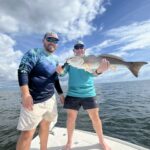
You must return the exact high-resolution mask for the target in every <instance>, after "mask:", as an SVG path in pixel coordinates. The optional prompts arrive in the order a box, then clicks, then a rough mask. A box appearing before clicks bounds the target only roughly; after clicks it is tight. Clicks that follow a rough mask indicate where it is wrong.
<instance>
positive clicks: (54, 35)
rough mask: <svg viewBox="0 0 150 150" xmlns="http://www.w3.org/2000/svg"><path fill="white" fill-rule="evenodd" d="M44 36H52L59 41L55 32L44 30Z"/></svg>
mask: <svg viewBox="0 0 150 150" xmlns="http://www.w3.org/2000/svg"><path fill="white" fill-rule="evenodd" d="M46 37H53V38H55V39H57V40H58V41H59V37H58V35H57V33H55V32H46V33H45V35H44V38H46Z"/></svg>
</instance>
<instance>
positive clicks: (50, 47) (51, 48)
mask: <svg viewBox="0 0 150 150" xmlns="http://www.w3.org/2000/svg"><path fill="white" fill-rule="evenodd" d="M45 49H46V50H47V51H48V52H51V53H52V52H54V51H55V49H56V48H55V47H54V46H53V45H48V46H46V47H45Z"/></svg>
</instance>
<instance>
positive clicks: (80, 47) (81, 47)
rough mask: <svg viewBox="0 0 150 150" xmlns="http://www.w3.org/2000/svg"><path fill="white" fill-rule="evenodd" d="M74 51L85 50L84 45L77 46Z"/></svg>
mask: <svg viewBox="0 0 150 150" xmlns="http://www.w3.org/2000/svg"><path fill="white" fill-rule="evenodd" d="M74 49H77V50H78V49H84V45H82V44H81V45H75V46H74Z"/></svg>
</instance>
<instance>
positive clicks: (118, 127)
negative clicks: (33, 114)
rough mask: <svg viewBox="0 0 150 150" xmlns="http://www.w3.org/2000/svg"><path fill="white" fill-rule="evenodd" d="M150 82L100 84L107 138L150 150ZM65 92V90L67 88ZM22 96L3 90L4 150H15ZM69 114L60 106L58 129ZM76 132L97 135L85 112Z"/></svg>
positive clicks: (0, 123) (0, 144) (0, 148)
mask: <svg viewBox="0 0 150 150" xmlns="http://www.w3.org/2000/svg"><path fill="white" fill-rule="evenodd" d="M149 85H150V81H138V82H122V83H107V84H96V90H97V99H98V101H99V106H100V117H101V120H102V123H103V130H104V134H105V135H108V136H112V137H116V138H119V139H122V140H125V141H129V142H131V143H134V144H137V145H140V146H144V147H147V148H149V149H150V90H149ZM63 89H65V87H63ZM19 101H20V93H19V90H18V89H15V88H12V89H2V88H1V89H0V150H15V145H16V140H17V138H18V135H19V132H18V131H16V126H17V121H18V115H19V108H20V103H19ZM65 122H66V112H65V110H64V109H62V106H61V105H59V119H58V122H57V126H60V127H65ZM76 128H78V129H83V130H86V131H92V132H94V130H93V128H92V124H91V121H90V120H89V117H88V115H87V113H86V112H85V111H83V110H82V109H81V111H80V112H79V115H78V119H77V125H76Z"/></svg>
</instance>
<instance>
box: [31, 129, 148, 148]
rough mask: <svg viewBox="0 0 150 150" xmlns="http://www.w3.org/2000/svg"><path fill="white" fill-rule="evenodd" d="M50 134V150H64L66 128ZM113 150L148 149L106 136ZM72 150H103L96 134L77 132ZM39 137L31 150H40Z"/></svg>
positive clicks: (75, 132) (33, 142) (55, 130)
mask: <svg viewBox="0 0 150 150" xmlns="http://www.w3.org/2000/svg"><path fill="white" fill-rule="evenodd" d="M52 132H53V134H51V133H50V135H49V141H48V150H62V149H63V147H64V146H65V143H66V140H67V132H66V128H59V127H55V128H54V129H53V130H52ZM105 140H106V142H107V143H109V145H110V147H111V149H112V150H148V149H146V148H143V147H140V146H137V145H134V144H131V143H128V142H125V141H122V140H119V139H116V138H111V137H108V136H105ZM73 141H74V142H73V146H72V150H102V149H101V148H100V145H99V144H98V138H97V136H96V134H95V133H91V132H86V131H81V130H75V131H74V137H73ZM39 147H40V145H39V136H37V137H36V138H34V139H33V141H32V144H31V150H39Z"/></svg>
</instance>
